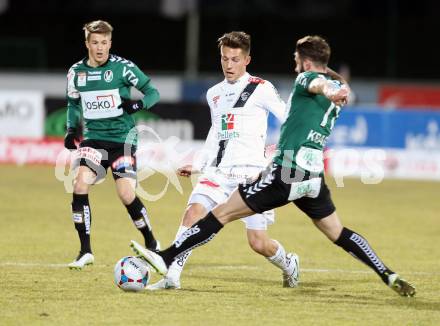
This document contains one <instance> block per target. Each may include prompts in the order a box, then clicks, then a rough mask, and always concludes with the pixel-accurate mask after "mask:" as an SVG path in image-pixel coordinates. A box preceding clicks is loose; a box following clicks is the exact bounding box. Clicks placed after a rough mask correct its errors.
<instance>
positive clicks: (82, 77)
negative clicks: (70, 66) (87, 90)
mask: <svg viewBox="0 0 440 326" xmlns="http://www.w3.org/2000/svg"><path fill="white" fill-rule="evenodd" d="M86 83H87V74H86V72H85V71H78V81H77V84H78V86H86Z"/></svg>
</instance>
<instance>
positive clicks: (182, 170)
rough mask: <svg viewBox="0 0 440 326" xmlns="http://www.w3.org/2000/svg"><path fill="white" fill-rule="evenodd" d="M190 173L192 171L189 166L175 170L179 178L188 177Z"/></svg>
mask: <svg viewBox="0 0 440 326" xmlns="http://www.w3.org/2000/svg"><path fill="white" fill-rule="evenodd" d="M192 172H193V170H192V165H191V164H188V165H184V166H182V167H180V168H178V169H177V174H178V175H180V176H181V177H189V176H190V175H191V174H192Z"/></svg>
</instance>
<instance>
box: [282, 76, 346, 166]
mask: <svg viewBox="0 0 440 326" xmlns="http://www.w3.org/2000/svg"><path fill="white" fill-rule="evenodd" d="M315 78H325V79H330V77H328V76H327V75H325V74H322V73H317V72H312V71H307V72H303V73H301V74H299V75H298V77H297V78H296V80H295V83H294V85H293V91H292V97H291V105H290V111H289V115H288V117H287V119H286V121H285V122H284V124H283V125H282V126H281V134H280V140H279V142H278V150H279V154H278V155H277V156H276V157H275V159H274V161H275V163H277V164H280V165H283V166H286V167H291V168H293V169H296V168H299V169H301V170H303V171H304V170H306V171H309V172H313V173H319V174H322V173H323V170H324V162H323V148H324V146H325V143H326V141H327V137H328V136H329V135H330V132H331V130H332V128H333V126H334V123H335V120H336V119H337V118H338V115H339V111H340V110H341V108H340V107H339V106H336V105H335V104H334V103H333V102H331V101H330V100H329V99H327V98H326V97H325V96H324V95H318V94H313V93H310V92H309V90H308V89H309V85H310V83H311V82H312V80H314V79H315ZM335 82H336V81H335Z"/></svg>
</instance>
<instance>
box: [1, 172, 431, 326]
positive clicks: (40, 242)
mask: <svg viewBox="0 0 440 326" xmlns="http://www.w3.org/2000/svg"><path fill="white" fill-rule="evenodd" d="M1 171H2V172H1V178H0V180H1V181H0V271H1V277H0V291H1V295H0V325H121V324H124V325H161V326H162V325H439V324H440V296H439V293H440V268H439V267H440V262H439V259H440V249H439V243H440V221H439V217H440V215H439V212H440V197H439V193H440V191H439V190H440V184H439V183H430V182H414V181H384V182H382V183H380V184H378V185H364V184H362V183H361V182H360V181H359V180H345V187H344V188H336V187H335V186H334V183H333V182H332V180H328V182H329V184H330V186H331V189H332V193H333V199H334V201H335V203H336V206H337V209H338V213H339V215H340V216H341V218H342V220H343V222H344V224H345V225H346V226H347V227H350V228H352V229H354V230H356V231H358V232H359V233H361V234H362V235H363V236H365V237H366V238H367V239H368V240H369V241H370V244H371V245H372V246H373V248H374V249H375V250H376V252H377V253H378V254H379V255H380V257H381V258H382V259H383V260H384V261H385V263H386V264H387V265H389V266H390V267H391V268H393V269H394V270H396V271H397V272H399V273H400V274H402V275H403V276H404V277H405V278H406V279H408V280H409V281H411V282H412V283H414V284H415V285H416V287H417V291H418V292H417V296H416V297H415V298H401V297H399V296H398V295H397V294H395V293H394V292H393V291H391V290H390V289H389V288H387V287H386V286H384V284H383V283H382V282H381V281H380V279H379V278H378V277H377V276H376V275H375V274H373V273H372V272H370V270H369V269H368V268H367V267H365V266H364V265H362V264H361V263H359V262H358V261H356V260H355V259H353V258H352V257H350V256H349V255H347V254H346V253H345V252H344V251H343V250H342V249H340V248H338V247H336V246H334V245H332V244H331V243H330V242H329V241H328V240H327V239H326V238H325V237H324V236H323V235H322V234H320V233H319V232H318V231H317V230H315V228H314V227H313V225H312V223H311V222H310V221H309V220H308V218H307V217H305V216H304V215H303V214H302V213H301V212H300V211H299V210H298V209H296V208H295V207H293V206H291V205H288V206H285V207H283V208H281V209H278V210H277V218H276V223H275V224H274V225H273V226H271V227H270V229H269V233H270V235H271V236H272V237H273V238H275V239H278V240H279V241H280V242H282V243H283V245H284V246H285V248H286V249H288V250H291V251H295V252H297V253H298V254H299V255H300V259H301V261H300V263H301V269H302V274H301V284H300V287H299V288H296V289H285V288H282V287H281V275H280V271H279V270H277V269H276V268H275V267H273V266H272V265H271V264H269V263H268V262H267V261H266V260H265V259H264V258H262V257H261V256H258V255H257V254H254V253H253V252H251V250H250V249H249V247H248V245H247V241H246V236H245V228H244V224H243V223H241V222H239V221H237V222H234V223H232V224H229V225H228V226H226V227H225V229H224V230H223V231H222V232H221V233H220V234H219V235H218V236H217V237H216V239H215V240H214V241H212V242H210V243H209V244H208V245H206V246H204V247H202V248H199V249H196V250H195V252H194V253H193V255H192V256H191V258H190V260H189V262H188V264H187V268H186V269H185V271H184V273H183V277H182V286H183V289H182V290H179V291H166V292H154V293H153V292H144V293H124V292H122V291H121V290H119V289H118V288H117V287H116V286H115V285H114V284H113V266H114V264H115V263H116V261H117V260H118V259H119V258H121V257H123V256H126V255H131V254H132V253H131V251H130V249H129V247H128V245H129V241H130V239H136V240H138V241H141V236H140V234H138V232H137V231H136V230H135V228H134V227H133V225H132V223H131V221H130V219H129V217H128V214H127V213H126V211H125V208H124V207H123V206H122V205H121V204H120V203H119V201H118V199H117V197H116V192H115V190H114V185H113V181H112V180H111V179H110V180H107V181H105V182H104V183H103V184H100V185H97V186H95V187H94V188H93V189H92V191H91V195H90V201H91V205H92V214H93V221H92V246H93V250H94V254H95V260H96V261H95V265H94V266H92V267H88V268H86V269H85V270H83V271H81V272H77V271H70V270H68V269H67V267H66V266H65V264H67V263H69V262H70V261H72V259H73V258H74V257H75V256H76V254H77V251H78V248H79V244H78V239H77V234H76V231H75V229H74V227H73V222H72V220H71V217H70V206H69V203H70V201H71V194H67V193H66V192H65V190H64V186H63V184H62V183H61V182H60V181H58V180H57V179H56V178H55V176H54V169H53V168H51V167H15V166H2V169H1ZM179 180H180V182H181V184H182V185H183V188H184V193H183V194H179V193H178V192H177V191H176V190H175V188H173V187H172V186H170V188H169V189H168V191H167V192H166V195H165V196H164V197H163V198H162V199H160V200H159V201H155V202H150V203H148V202H146V201H144V202H145V203H146V204H147V207H148V209H149V213H150V216H151V221H152V224H153V227H154V230H155V233H156V235H157V237H158V238H159V239H160V240H161V242H162V245H163V246H166V245H168V244H169V243H170V242H171V241H172V240H173V238H174V235H175V232H176V230H177V226H178V224H179V222H180V217H181V214H182V211H183V209H184V207H185V205H186V200H187V197H188V195H189V193H190V190H191V185H190V183H189V182H188V181H187V180H185V179H179ZM165 183H166V180H165V179H164V178H163V177H160V176H153V177H151V178H149V179H147V180H145V181H143V182H142V186H143V188H144V189H146V190H147V191H149V192H150V193H154V194H156V193H159V192H160V191H162V189H163V186H164V185H165ZM156 280H158V276H157V275H153V277H152V280H151V282H154V281H156Z"/></svg>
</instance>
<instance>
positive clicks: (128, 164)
mask: <svg viewBox="0 0 440 326" xmlns="http://www.w3.org/2000/svg"><path fill="white" fill-rule="evenodd" d="M133 166H134V158H133V157H131V156H121V157H119V158H118V159H117V160H116V161H114V162H113V163H112V169H113V170H115V171H119V170H125V169H128V168H132V167H133ZM145 214H146V212H145Z"/></svg>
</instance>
